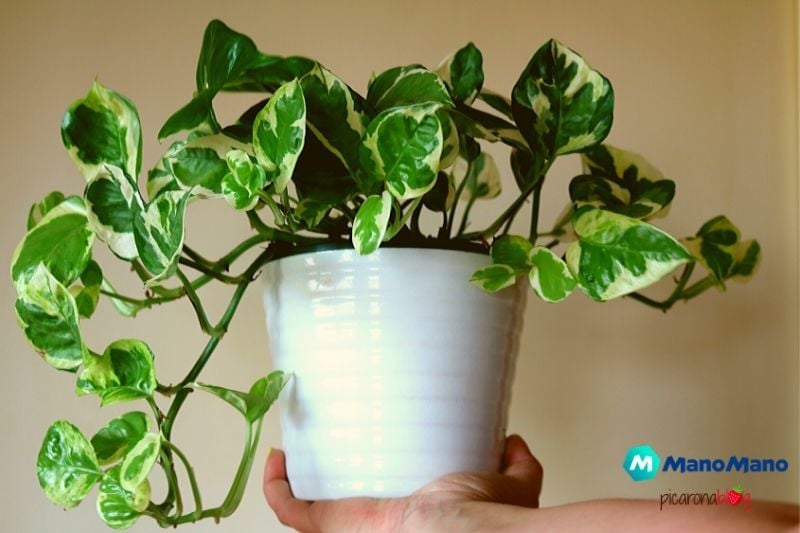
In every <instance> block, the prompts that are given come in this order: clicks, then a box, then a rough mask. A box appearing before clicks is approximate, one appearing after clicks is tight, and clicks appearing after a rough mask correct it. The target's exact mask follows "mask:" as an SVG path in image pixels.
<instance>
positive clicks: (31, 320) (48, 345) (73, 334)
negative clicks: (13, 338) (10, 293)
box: [15, 264, 87, 370]
mask: <svg viewBox="0 0 800 533" xmlns="http://www.w3.org/2000/svg"><path fill="white" fill-rule="evenodd" d="M15 310H16V313H17V321H18V322H19V325H20V328H22V331H23V332H24V333H25V337H26V338H27V339H28V342H29V343H30V344H31V346H33V348H34V349H35V350H36V351H37V352H39V354H40V355H41V356H42V358H43V359H44V361H45V362H46V363H47V364H49V365H50V366H52V367H53V368H57V369H59V370H74V369H76V368H78V366H80V364H81V361H82V360H83V357H84V355H85V354H86V353H87V350H86V346H85V345H84V344H83V340H82V338H81V332H80V327H79V326H78V321H79V318H78V308H77V306H76V304H75V299H74V298H73V296H72V294H70V292H69V291H68V290H67V289H66V287H64V285H62V284H61V283H60V282H59V281H58V280H57V279H56V278H55V277H54V276H53V275H52V274H51V273H50V272H49V271H48V270H47V268H46V267H45V266H44V265H42V264H40V265H39V266H38V267H36V269H34V271H33V273H32V275H31V276H30V278H29V280H28V282H27V283H26V284H25V287H24V289H23V291H22V292H21V293H20V296H19V298H18V299H17V302H16V305H15Z"/></svg>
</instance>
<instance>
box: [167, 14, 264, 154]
mask: <svg viewBox="0 0 800 533" xmlns="http://www.w3.org/2000/svg"><path fill="white" fill-rule="evenodd" d="M273 60H274V59H273V58H269V57H268V56H265V55H264V54H262V53H260V52H259V51H258V49H257V48H256V45H255V43H253V41H252V39H250V38H249V37H247V36H246V35H243V34H241V33H238V32H236V31H233V30H232V29H230V28H229V27H228V26H226V25H225V24H224V23H223V22H221V21H219V20H212V21H211V22H209V24H208V26H207V27H206V30H205V33H204V34H203V45H202V48H201V49H200V57H199V59H198V60H197V74H196V80H197V92H196V93H195V95H194V98H192V100H191V101H190V102H189V103H188V104H186V105H185V106H183V107H182V108H181V109H180V110H178V111H177V112H176V113H175V114H173V115H172V116H171V117H170V118H169V119H168V120H167V122H166V123H165V124H164V125H163V126H162V127H161V131H159V132H158V138H159V139H164V138H166V137H169V136H170V135H172V134H174V133H178V132H179V131H183V130H193V131H199V132H203V133H217V132H218V131H219V124H218V123H217V119H216V117H215V115H214V110H213V108H212V101H213V99H214V96H216V94H217V93H218V92H219V91H220V90H222V89H223V88H224V87H225V86H226V85H229V84H232V85H238V84H240V83H241V82H242V81H245V80H246V79H247V72H248V71H249V70H251V69H253V68H256V67H259V66H261V65H263V64H264V63H267V62H271V61H273Z"/></svg>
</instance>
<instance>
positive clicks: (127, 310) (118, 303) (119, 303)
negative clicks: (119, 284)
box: [100, 279, 143, 317]
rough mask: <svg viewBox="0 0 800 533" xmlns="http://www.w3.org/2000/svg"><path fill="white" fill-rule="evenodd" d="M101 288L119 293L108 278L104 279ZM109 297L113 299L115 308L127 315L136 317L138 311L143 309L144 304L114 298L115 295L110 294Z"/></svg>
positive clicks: (112, 302)
mask: <svg viewBox="0 0 800 533" xmlns="http://www.w3.org/2000/svg"><path fill="white" fill-rule="evenodd" d="M100 288H101V289H102V290H104V291H106V292H109V293H111V294H119V293H118V292H117V290H116V289H115V288H114V287H113V285H111V283H109V281H108V280H107V279H103V283H102V284H101V285H100ZM108 299H109V300H111V305H113V306H114V309H116V310H117V312H118V313H119V314H121V315H122V316H125V317H135V316H136V313H138V312H139V311H141V310H142V309H143V306H141V305H138V304H133V303H130V302H126V301H123V300H120V299H119V298H114V297H113V296H109V297H108Z"/></svg>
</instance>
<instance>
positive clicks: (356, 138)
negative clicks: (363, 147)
mask: <svg viewBox="0 0 800 533" xmlns="http://www.w3.org/2000/svg"><path fill="white" fill-rule="evenodd" d="M300 85H301V87H302V89H303V96H304V98H305V102H306V124H307V126H308V128H309V129H310V130H311V133H313V134H314V135H315V136H316V137H317V139H319V141H320V142H321V143H322V144H323V145H324V146H325V147H326V148H327V149H328V150H330V151H331V152H332V153H333V154H334V155H336V157H338V158H339V159H340V160H341V161H342V163H343V164H344V165H345V167H346V168H347V169H348V170H349V171H350V172H351V173H354V172H355V170H356V169H357V168H358V147H359V142H360V141H361V136H362V135H363V134H364V130H365V129H366V127H367V123H368V122H369V117H368V116H367V114H366V113H365V112H364V102H363V99H362V98H361V97H360V96H358V95H357V94H356V93H355V92H353V91H352V90H351V89H350V87H348V86H347V85H346V84H345V83H344V82H343V81H342V80H340V79H339V78H337V77H336V76H334V75H333V74H332V73H331V72H330V71H328V70H327V69H325V68H324V67H322V66H321V65H319V64H316V65H314V68H313V69H311V71H310V72H308V74H306V75H305V76H303V77H302V78H300Z"/></svg>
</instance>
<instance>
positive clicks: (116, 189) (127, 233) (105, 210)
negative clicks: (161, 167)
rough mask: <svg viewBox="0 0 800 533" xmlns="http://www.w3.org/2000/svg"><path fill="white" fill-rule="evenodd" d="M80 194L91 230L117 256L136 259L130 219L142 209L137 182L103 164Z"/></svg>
mask: <svg viewBox="0 0 800 533" xmlns="http://www.w3.org/2000/svg"><path fill="white" fill-rule="evenodd" d="M83 196H84V201H85V203H86V210H87V212H86V217H87V219H88V221H89V227H90V228H91V230H92V231H93V232H94V233H95V234H96V235H97V237H98V238H99V239H100V240H101V241H103V242H104V243H106V244H107V245H108V247H109V248H110V249H111V251H112V252H114V254H116V255H117V256H118V257H120V258H122V259H125V260H132V259H136V257H138V255H139V254H138V252H137V250H136V242H135V239H134V233H133V221H134V216H135V213H137V212H139V211H141V210H142V209H144V207H143V205H144V204H143V201H142V198H141V196H140V194H139V189H138V188H137V186H136V183H135V182H133V181H132V180H130V179H129V178H127V177H126V176H125V175H124V173H123V172H122V170H121V169H120V168H118V167H115V166H111V165H105V166H103V167H101V168H100V169H98V171H97V173H96V174H95V176H94V177H92V178H91V179H90V180H89V182H88V183H87V184H86V189H85V190H84V193H83Z"/></svg>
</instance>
